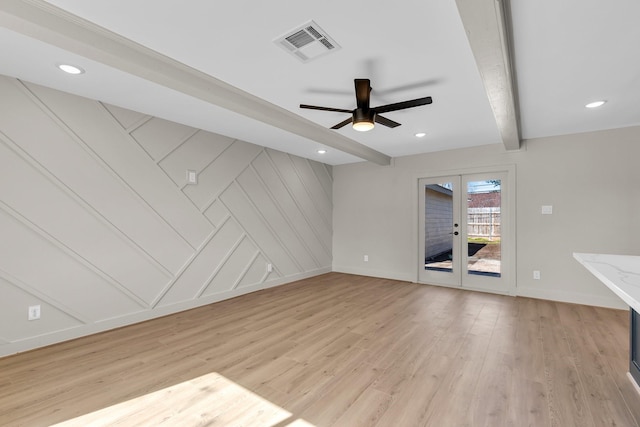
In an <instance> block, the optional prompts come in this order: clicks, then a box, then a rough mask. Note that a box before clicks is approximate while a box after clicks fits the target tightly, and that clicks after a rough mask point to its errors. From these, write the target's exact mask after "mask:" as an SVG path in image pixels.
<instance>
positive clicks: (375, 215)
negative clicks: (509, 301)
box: [333, 127, 640, 308]
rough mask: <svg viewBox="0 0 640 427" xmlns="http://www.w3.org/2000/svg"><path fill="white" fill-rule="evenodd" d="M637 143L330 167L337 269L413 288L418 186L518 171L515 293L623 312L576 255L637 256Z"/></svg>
mask: <svg viewBox="0 0 640 427" xmlns="http://www.w3.org/2000/svg"><path fill="white" fill-rule="evenodd" d="M639 141H640V127H630V128H624V129H616V130H610V131H601V132H593V133H587V134H577V135H566V136H559V137H553V138H541V139H535V140H530V141H526V142H525V143H524V147H523V149H522V150H520V151H518V152H506V151H505V150H504V148H503V147H502V146H501V145H500V144H496V145H489V146H484V147H478V148H471V149H461V150H452V151H446V152H438V153H429V154H424V155H416V156H408V157H401V158H396V159H395V161H394V163H393V164H392V166H389V167H383V166H376V165H372V164H369V163H358V164H351V165H341V166H335V167H334V169H333V171H334V192H333V204H334V223H333V224H334V239H333V269H334V270H335V271H340V272H347V273H355V274H363V275H370V276H378V277H387V278H394V279H400V280H407V281H415V280H416V272H417V257H415V254H416V253H417V250H416V248H414V246H415V245H416V244H418V243H417V242H419V239H418V238H417V236H414V233H415V232H416V230H417V226H416V224H414V222H415V221H416V219H415V218H417V215H416V214H415V213H414V212H413V209H414V207H416V206H417V203H416V202H415V200H414V198H417V194H415V188H416V184H415V182H414V181H415V179H416V177H417V176H420V175H424V176H426V175H434V174H440V173H441V174H442V175H446V174H448V173H449V172H450V171H453V170H461V169H466V168H482V167H495V166H501V165H515V168H516V181H517V182H516V184H517V186H516V197H517V203H516V213H515V220H516V227H517V233H516V239H517V245H516V247H517V253H516V264H517V265H516V269H517V274H516V285H517V294H518V295H522V296H532V297H537V298H546V299H553V300H559V301H569V302H575V303H585V304H592V305H601V306H610V307H619V308H624V307H625V305H624V304H623V303H622V302H621V301H620V300H619V299H618V297H616V296H615V295H614V294H613V293H612V292H611V291H609V290H608V289H606V288H605V287H604V286H603V285H602V284H601V283H599V282H598V280H597V279H595V278H594V277H592V276H591V275H590V274H589V273H588V272H587V271H586V270H585V269H584V268H583V267H581V266H580V265H579V264H578V263H577V262H576V261H575V260H574V259H573V258H572V253H573V252H596V253H618V254H635V255H639V254H640V239H639V238H640V223H639V221H638V219H639V218H640V167H639V166H638V159H640V143H639ZM420 143H423V142H422V141H421V142H420ZM542 205H553V215H544V216H543V215H541V213H540V208H541V206H542ZM364 254H367V255H369V262H364V261H363V255H364ZM533 270H540V271H541V280H533V277H532V271H533Z"/></svg>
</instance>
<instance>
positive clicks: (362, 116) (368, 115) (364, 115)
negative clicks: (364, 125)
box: [353, 108, 375, 123]
mask: <svg viewBox="0 0 640 427" xmlns="http://www.w3.org/2000/svg"><path fill="white" fill-rule="evenodd" d="M374 118H375V112H374V111H371V109H369V108H357V109H355V110H353V123H360V122H372V123H373V120H374Z"/></svg>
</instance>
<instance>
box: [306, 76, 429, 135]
mask: <svg viewBox="0 0 640 427" xmlns="http://www.w3.org/2000/svg"><path fill="white" fill-rule="evenodd" d="M354 82H355V86H356V105H357V107H356V109H355V110H345V109H342V108H330V107H318V106H316V105H306V104H300V108H307V109H310V110H321V111H336V112H338V113H349V114H351V117H350V118H348V119H346V120H344V121H342V122H340V123H338V124H337V125H335V126H332V127H331V129H340V128H341V127H343V126H346V125H348V124H349V123H352V125H353V128H354V129H355V130H357V131H360V132H365V131H368V130H371V129H373V126H374V122H375V123H380V124H381V125H383V126H387V127H390V128H395V127H398V126H400V123H398V122H394V121H393V120H390V119H387V118H386V117H382V116H381V115H380V113H388V112H389V111H397V110H404V109H405V108H413V107H418V106H420V105H426V104H431V102H432V100H431V97H430V96H427V97H425V98H418V99H412V100H411V101H403V102H396V103H394V104H387V105H381V106H379V107H373V108H371V107H370V106H369V99H370V95H371V82H370V81H369V79H355V80H354Z"/></svg>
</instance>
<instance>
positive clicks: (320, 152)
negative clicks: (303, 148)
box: [318, 149, 327, 154]
mask: <svg viewBox="0 0 640 427" xmlns="http://www.w3.org/2000/svg"><path fill="white" fill-rule="evenodd" d="M326 152H327V150H322V149H321V150H318V154H325V153H326Z"/></svg>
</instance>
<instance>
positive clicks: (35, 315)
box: [29, 305, 40, 320]
mask: <svg viewBox="0 0 640 427" xmlns="http://www.w3.org/2000/svg"><path fill="white" fill-rule="evenodd" d="M39 318H40V305H30V306H29V320H38V319H39Z"/></svg>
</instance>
